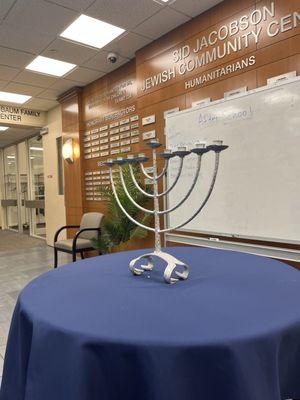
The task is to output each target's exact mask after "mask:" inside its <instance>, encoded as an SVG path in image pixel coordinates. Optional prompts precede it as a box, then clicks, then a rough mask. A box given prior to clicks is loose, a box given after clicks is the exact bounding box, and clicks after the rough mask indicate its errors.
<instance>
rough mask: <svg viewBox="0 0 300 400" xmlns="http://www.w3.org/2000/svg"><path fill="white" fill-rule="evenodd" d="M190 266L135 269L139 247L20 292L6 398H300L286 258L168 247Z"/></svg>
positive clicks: (292, 275) (1, 399)
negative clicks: (186, 270) (167, 270)
mask: <svg viewBox="0 0 300 400" xmlns="http://www.w3.org/2000/svg"><path fill="white" fill-rule="evenodd" d="M169 250H170V252H171V253H172V254H174V255H175V256H177V257H178V258H179V259H182V260H184V261H186V262H187V263H188V264H189V265H190V267H191V273H190V277H189V279H188V280H187V281H185V282H179V283H177V284H176V285H173V286H172V285H167V284H165V283H163V281H162V268H161V269H160V268H157V269H156V270H155V271H153V272H152V273H151V277H149V275H148V274H146V275H145V276H141V277H134V276H132V275H131V274H130V272H129V270H128V263H129V261H130V260H131V259H132V258H134V257H136V256H137V255H138V254H141V253H142V251H135V252H125V253H119V254H115V255H109V256H101V257H96V258H93V259H89V260H84V261H80V262H77V263H76V264H70V265H68V266H65V267H61V268H59V269H57V270H55V271H51V272H49V273H46V274H44V275H42V276H41V277H39V278H37V279H35V280H34V281H32V282H31V283H30V284H29V285H28V286H27V287H26V288H25V289H24V290H23V291H22V293H21V295H20V297H19V300H18V303H17V305H16V309H15V312H14V316H13V321H12V325H11V331H10V335H9V342H8V349H7V353H6V360H5V367H4V376H3V382H2V387H1V392H0V400H217V399H222V400H280V399H283V398H289V397H294V398H297V397H300V306H299V305H300V273H299V271H297V270H295V269H293V268H292V267H289V266H287V265H285V264H282V263H280V262H277V261H274V260H270V259H266V258H260V257H256V256H251V255H246V254H242V253H237V252H228V251H227V252H226V251H217V250H208V249H200V248H173V249H169Z"/></svg>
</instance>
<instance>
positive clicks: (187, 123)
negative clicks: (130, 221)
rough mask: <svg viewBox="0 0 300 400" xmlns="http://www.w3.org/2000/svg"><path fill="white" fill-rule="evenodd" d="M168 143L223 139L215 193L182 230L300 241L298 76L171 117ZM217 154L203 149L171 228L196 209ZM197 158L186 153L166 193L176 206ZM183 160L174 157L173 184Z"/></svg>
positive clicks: (169, 223) (170, 177) (169, 222)
mask: <svg viewBox="0 0 300 400" xmlns="http://www.w3.org/2000/svg"><path fill="white" fill-rule="evenodd" d="M165 133H166V143H167V147H168V148H172V149H173V148H176V147H177V146H179V145H187V146H189V147H190V148H192V147H193V144H194V143H195V142H197V141H206V142H207V143H208V144H209V143H211V142H212V141H213V140H216V139H220V140H223V141H224V144H227V145H228V146H229V148H228V149H227V150H225V151H224V152H222V153H221V156H220V167H219V172H218V176H217V180H216V184H215V188H214V191H213V193H212V195H211V197H210V199H209V201H208V203H207V205H206V206H205V208H204V209H203V211H202V212H201V214H199V215H198V216H197V217H196V218H195V219H194V220H193V221H191V222H190V223H189V224H188V225H186V226H185V227H183V228H181V230H182V231H194V232H201V233H213V234H216V235H225V236H231V237H246V238H255V239H261V240H274V241H282V242H292V243H293V242H295V243H300V80H299V79H298V78H295V79H293V80H290V81H288V82H287V83H284V84H278V85H276V86H272V87H268V86H266V87H264V88H260V89H256V90H253V91H249V92H247V93H245V94H243V95H239V96H238V97H234V98H230V99H222V100H219V101H216V102H213V103H210V104H208V105H207V106H204V107H195V108H191V109H188V110H184V111H181V112H177V113H174V114H170V115H168V116H167V117H166V131H165ZM214 157H215V155H214V153H213V152H209V153H207V154H205V155H203V158H202V166H201V173H200V176H199V179H198V182H197V185H196V187H195V189H194V191H193V193H192V195H191V196H190V198H189V199H188V200H187V201H186V202H185V203H184V204H183V205H182V206H181V207H180V208H179V209H178V210H176V211H174V212H173V213H171V214H169V216H168V218H167V221H166V223H167V227H172V226H175V225H178V224H179V223H180V222H183V221H184V220H185V219H187V218H188V217H189V216H191V214H192V211H193V210H196V209H197V208H198V207H199V204H200V202H201V201H203V199H204V197H205V196H206V194H207V192H208V188H209V185H210V182H211V178H212V174H213V167H214ZM196 159H197V156H196V155H194V154H192V155H189V156H187V157H186V158H185V159H184V167H183V171H182V176H181V178H180V180H179V182H178V183H177V185H176V187H175V189H174V190H173V191H172V192H171V193H170V194H169V196H168V199H167V206H168V207H171V206H174V205H175V204H177V203H178V202H179V200H180V199H181V198H183V197H184V195H185V193H186V192H187V191H188V189H189V188H190V185H191V182H192V179H193V174H194V172H195V167H196ZM178 165H179V158H178V157H176V158H173V159H171V161H170V167H169V171H168V176H167V182H168V184H172V181H173V180H174V177H175V175H176V172H177V169H178Z"/></svg>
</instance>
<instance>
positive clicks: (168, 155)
mask: <svg viewBox="0 0 300 400" xmlns="http://www.w3.org/2000/svg"><path fill="white" fill-rule="evenodd" d="M160 156H161V157H163V158H164V159H166V160H168V159H169V158H172V157H175V154H174V153H173V152H172V150H171V149H165V150H164V151H163V152H162V153H160Z"/></svg>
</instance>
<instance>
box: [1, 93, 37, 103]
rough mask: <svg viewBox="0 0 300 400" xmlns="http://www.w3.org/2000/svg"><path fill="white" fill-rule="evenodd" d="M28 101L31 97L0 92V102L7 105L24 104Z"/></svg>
mask: <svg viewBox="0 0 300 400" xmlns="http://www.w3.org/2000/svg"><path fill="white" fill-rule="evenodd" d="M29 99H31V96H25V95H24V94H17V93H9V92H0V101H7V102H8V103H16V104H24V103H25V102H26V101H27V100H29Z"/></svg>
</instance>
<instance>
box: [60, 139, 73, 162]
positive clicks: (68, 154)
mask: <svg viewBox="0 0 300 400" xmlns="http://www.w3.org/2000/svg"><path fill="white" fill-rule="evenodd" d="M62 156H63V159H64V160H65V161H66V162H67V163H68V164H73V162H74V149H73V139H71V138H69V139H67V140H66V141H65V143H64V144H63V147H62Z"/></svg>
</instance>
